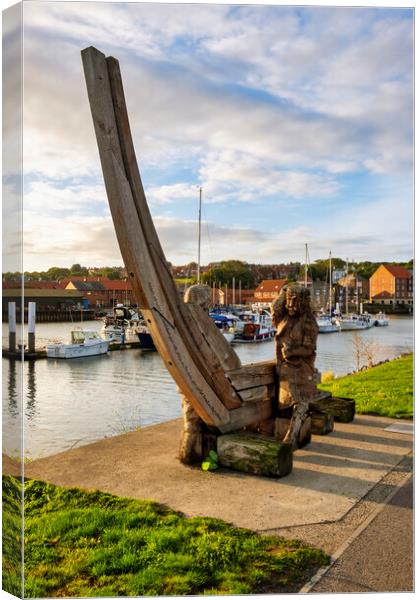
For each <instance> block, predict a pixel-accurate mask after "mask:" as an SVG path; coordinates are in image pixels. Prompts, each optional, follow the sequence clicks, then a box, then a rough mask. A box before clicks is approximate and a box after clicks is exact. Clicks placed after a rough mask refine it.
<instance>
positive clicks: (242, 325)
mask: <svg viewBox="0 0 420 600" xmlns="http://www.w3.org/2000/svg"><path fill="white" fill-rule="evenodd" d="M238 317H239V320H238V321H237V323H236V327H235V337H234V342H238V343H256V342H268V341H270V340H272V339H273V338H274V336H275V334H276V330H275V329H274V327H273V320H272V317H271V313H270V312H269V311H268V310H266V309H260V310H259V311H250V310H248V311H244V312H242V313H239V315H238Z"/></svg>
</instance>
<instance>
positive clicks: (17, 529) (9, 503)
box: [2, 477, 22, 596]
mask: <svg viewBox="0 0 420 600" xmlns="http://www.w3.org/2000/svg"><path fill="white" fill-rule="evenodd" d="M21 500H22V484H21V481H20V480H19V479H16V478H14V477H3V480H2V508H3V512H2V528H3V535H2V567H3V569H2V584H3V586H2V587H3V589H4V590H5V591H6V592H9V594H13V595H14V596H21V595H22V581H21V580H22V514H21V504H22V501H21Z"/></svg>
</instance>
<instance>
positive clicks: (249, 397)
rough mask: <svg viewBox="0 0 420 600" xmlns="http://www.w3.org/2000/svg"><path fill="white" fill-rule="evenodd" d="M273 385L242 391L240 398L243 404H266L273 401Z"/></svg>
mask: <svg viewBox="0 0 420 600" xmlns="http://www.w3.org/2000/svg"><path fill="white" fill-rule="evenodd" d="M273 394H274V386H273V385H259V386H258V387H252V388H247V389H246V390H241V391H240V392H239V396H240V398H241V400H242V401H243V402H265V401H266V400H271V399H273Z"/></svg>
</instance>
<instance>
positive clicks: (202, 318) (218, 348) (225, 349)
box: [187, 304, 241, 379]
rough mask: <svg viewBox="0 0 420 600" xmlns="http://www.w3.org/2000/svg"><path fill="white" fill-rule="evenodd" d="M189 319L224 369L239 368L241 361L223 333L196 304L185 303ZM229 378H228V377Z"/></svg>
mask: <svg viewBox="0 0 420 600" xmlns="http://www.w3.org/2000/svg"><path fill="white" fill-rule="evenodd" d="M187 307H188V309H189V311H190V313H191V320H192V321H194V322H195V323H196V326H197V327H198V329H199V330H200V332H201V335H202V337H203V338H204V339H205V340H206V343H207V344H208V345H209V346H210V347H211V348H213V350H214V353H215V355H216V356H217V357H218V360H219V362H220V363H221V364H222V366H223V368H224V373H225V370H228V371H230V370H232V369H235V370H237V369H241V361H240V359H239V356H238V355H237V354H236V352H235V350H234V349H233V348H232V346H231V344H230V343H229V342H228V341H227V340H226V338H225V337H224V335H223V333H222V332H221V331H220V329H218V328H217V327H216V325H215V323H214V321H213V319H211V318H209V316H208V315H207V314H206V313H205V312H204V311H203V310H202V309H200V307H198V306H194V305H193V304H188V305H187ZM229 379H230V378H229Z"/></svg>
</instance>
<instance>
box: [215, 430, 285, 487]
mask: <svg viewBox="0 0 420 600" xmlns="http://www.w3.org/2000/svg"><path fill="white" fill-rule="evenodd" d="M217 455H218V460H219V464H220V465H221V466H223V467H228V468H230V469H234V470H236V471H243V472H245V473H254V474H255V475H264V476H266V477H284V476H285V475H288V474H289V473H290V472H291V470H292V467H293V451H292V446H291V445H290V444H283V443H281V442H278V441H276V440H273V439H269V438H265V437H262V436H259V435H254V434H250V433H232V434H228V435H221V436H219V437H218V438H217Z"/></svg>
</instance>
